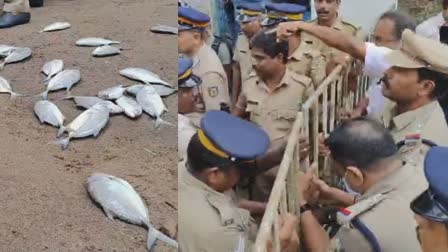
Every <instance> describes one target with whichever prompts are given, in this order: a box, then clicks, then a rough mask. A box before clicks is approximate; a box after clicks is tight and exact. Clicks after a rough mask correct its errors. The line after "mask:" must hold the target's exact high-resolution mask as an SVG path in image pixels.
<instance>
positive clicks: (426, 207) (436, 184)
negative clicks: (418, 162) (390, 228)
mask: <svg viewBox="0 0 448 252" xmlns="http://www.w3.org/2000/svg"><path fill="white" fill-rule="evenodd" d="M447 162H448V148H447V147H433V148H432V149H431V150H430V151H428V154H427V155H426V158H425V175H426V178H427V180H428V182H429V188H428V190H426V191H425V192H423V193H422V194H421V195H420V196H418V197H417V198H416V199H415V200H414V201H413V202H412V203H411V209H412V211H414V213H415V219H416V221H417V225H418V226H417V234H418V238H419V241H420V244H421V247H422V249H423V252H442V251H448V184H447V181H448V172H447V169H446V164H447Z"/></svg>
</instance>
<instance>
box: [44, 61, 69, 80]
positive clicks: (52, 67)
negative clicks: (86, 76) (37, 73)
mask: <svg viewBox="0 0 448 252" xmlns="http://www.w3.org/2000/svg"><path fill="white" fill-rule="evenodd" d="M62 70H64V61H62V60H59V59H55V60H52V61H49V62H47V63H45V65H44V66H43V67H42V73H44V74H45V75H46V76H47V78H46V79H45V80H43V81H49V80H50V79H51V78H53V77H54V76H55V75H56V74H58V73H59V72H61V71H62Z"/></svg>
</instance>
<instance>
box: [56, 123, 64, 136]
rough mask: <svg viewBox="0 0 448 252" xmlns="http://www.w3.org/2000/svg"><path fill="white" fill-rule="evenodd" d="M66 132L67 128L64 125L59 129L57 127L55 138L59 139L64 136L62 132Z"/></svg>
mask: <svg viewBox="0 0 448 252" xmlns="http://www.w3.org/2000/svg"><path fill="white" fill-rule="evenodd" d="M66 130H67V127H65V126H64V125H61V127H59V130H58V133H57V135H56V137H60V136H62V134H64V132H65V131H66Z"/></svg>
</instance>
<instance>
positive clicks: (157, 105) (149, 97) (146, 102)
mask: <svg viewBox="0 0 448 252" xmlns="http://www.w3.org/2000/svg"><path fill="white" fill-rule="evenodd" d="M136 99H137V102H138V104H140V106H142V108H143V110H144V111H145V112H146V113H148V114H149V115H150V116H152V117H154V118H156V124H155V127H156V128H158V127H159V126H160V125H161V124H166V125H170V126H174V125H173V124H172V123H169V122H166V121H164V120H163V119H162V114H163V113H164V112H165V111H168V109H167V108H166V106H165V104H164V103H163V101H162V98H161V97H160V95H158V94H157V93H156V91H155V90H154V88H152V87H151V86H145V87H143V88H142V89H141V90H140V91H139V92H138V93H137V96H136Z"/></svg>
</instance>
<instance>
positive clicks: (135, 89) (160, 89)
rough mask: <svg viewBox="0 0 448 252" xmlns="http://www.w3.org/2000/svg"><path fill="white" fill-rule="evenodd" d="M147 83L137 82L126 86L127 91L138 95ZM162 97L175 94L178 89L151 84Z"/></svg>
mask: <svg viewBox="0 0 448 252" xmlns="http://www.w3.org/2000/svg"><path fill="white" fill-rule="evenodd" d="M146 85H147V84H136V85H132V86H129V87H127V88H126V92H128V93H129V94H131V95H134V96H136V95H137V93H138V92H139V91H140V89H142V88H143V87H144V86H146ZM151 86H152V87H153V88H154V89H155V90H156V93H158V94H159V95H160V96H161V97H166V96H169V95H172V94H174V93H175V92H176V91H177V90H176V89H174V88H171V87H167V86H165V85H151Z"/></svg>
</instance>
